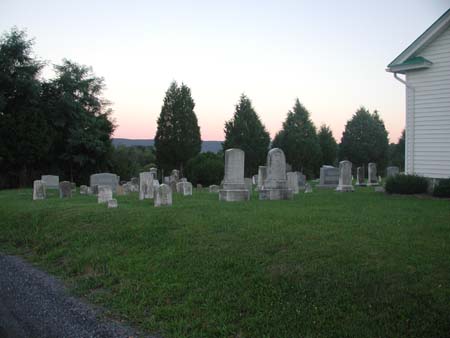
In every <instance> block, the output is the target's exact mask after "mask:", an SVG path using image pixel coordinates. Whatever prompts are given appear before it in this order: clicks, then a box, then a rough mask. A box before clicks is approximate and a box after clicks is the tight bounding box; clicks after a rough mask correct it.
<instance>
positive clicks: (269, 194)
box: [259, 189, 294, 201]
mask: <svg viewBox="0 0 450 338" xmlns="http://www.w3.org/2000/svg"><path fill="white" fill-rule="evenodd" d="M293 198H294V194H293V192H292V190H291V189H261V190H260V191H259V199H260V200H261V201H264V200H269V201H277V200H291V199H293Z"/></svg>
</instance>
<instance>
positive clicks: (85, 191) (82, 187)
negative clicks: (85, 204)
mask: <svg viewBox="0 0 450 338" xmlns="http://www.w3.org/2000/svg"><path fill="white" fill-rule="evenodd" d="M87 194H88V186H87V185H80V195H87Z"/></svg>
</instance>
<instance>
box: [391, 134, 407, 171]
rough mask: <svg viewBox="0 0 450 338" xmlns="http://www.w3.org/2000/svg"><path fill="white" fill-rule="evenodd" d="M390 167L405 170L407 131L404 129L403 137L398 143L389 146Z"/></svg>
mask: <svg viewBox="0 0 450 338" xmlns="http://www.w3.org/2000/svg"><path fill="white" fill-rule="evenodd" d="M389 165H395V166H397V167H399V168H400V170H402V171H403V170H405V130H404V129H403V131H402V135H401V136H400V138H399V139H398V142H397V143H391V144H390V145H389Z"/></svg>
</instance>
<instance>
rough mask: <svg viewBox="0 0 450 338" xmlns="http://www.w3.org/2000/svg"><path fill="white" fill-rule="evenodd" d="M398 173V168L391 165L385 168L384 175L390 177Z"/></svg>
mask: <svg viewBox="0 0 450 338" xmlns="http://www.w3.org/2000/svg"><path fill="white" fill-rule="evenodd" d="M398 174H400V168H399V167H395V166H391V167H387V168H386V176H387V177H391V176H395V175H398Z"/></svg>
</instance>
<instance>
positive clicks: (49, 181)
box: [41, 175, 59, 189]
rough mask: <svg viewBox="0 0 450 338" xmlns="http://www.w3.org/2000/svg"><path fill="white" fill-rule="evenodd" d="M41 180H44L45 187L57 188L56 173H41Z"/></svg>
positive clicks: (57, 179) (57, 177)
mask: <svg viewBox="0 0 450 338" xmlns="http://www.w3.org/2000/svg"><path fill="white" fill-rule="evenodd" d="M41 181H44V183H45V186H46V187H47V189H59V176H56V175H42V176H41Z"/></svg>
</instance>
